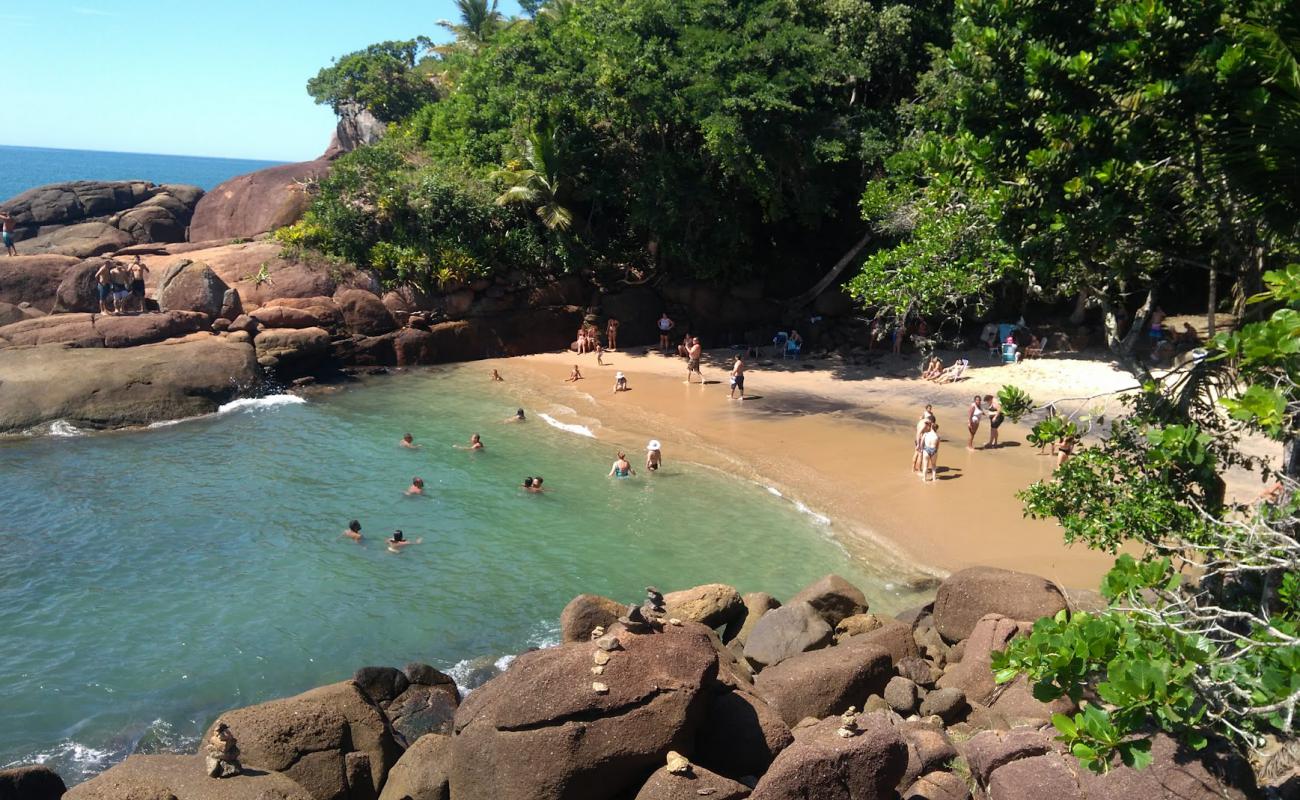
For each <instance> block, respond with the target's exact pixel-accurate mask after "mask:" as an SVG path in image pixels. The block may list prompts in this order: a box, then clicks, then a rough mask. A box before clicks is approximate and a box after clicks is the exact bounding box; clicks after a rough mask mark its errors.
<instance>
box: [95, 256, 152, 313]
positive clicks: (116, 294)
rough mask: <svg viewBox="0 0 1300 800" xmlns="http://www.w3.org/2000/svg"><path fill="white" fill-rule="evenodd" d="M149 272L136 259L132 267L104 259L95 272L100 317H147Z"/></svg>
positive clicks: (136, 258) (114, 260) (131, 264)
mask: <svg viewBox="0 0 1300 800" xmlns="http://www.w3.org/2000/svg"><path fill="white" fill-rule="evenodd" d="M148 274H149V268H148V267H146V266H145V265H144V262H142V261H141V260H140V256H136V257H135V259H134V260H133V261H132V262H131V263H130V264H123V263H122V262H120V261H117V260H116V259H113V258H106V259H104V263H103V264H100V266H99V269H97V270H96V271H95V289H96V292H97V293H98V297H99V313H101V314H111V315H116V314H142V313H144V307H145V302H144V279H145V276H147V275H148Z"/></svg>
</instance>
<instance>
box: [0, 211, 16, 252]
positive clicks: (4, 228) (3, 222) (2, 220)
mask: <svg viewBox="0 0 1300 800" xmlns="http://www.w3.org/2000/svg"><path fill="white" fill-rule="evenodd" d="M0 237H3V238H4V243H5V253H7V254H9V255H11V256H16V255H18V248H16V247H14V218H13V217H12V216H10V215H9V212H8V211H0Z"/></svg>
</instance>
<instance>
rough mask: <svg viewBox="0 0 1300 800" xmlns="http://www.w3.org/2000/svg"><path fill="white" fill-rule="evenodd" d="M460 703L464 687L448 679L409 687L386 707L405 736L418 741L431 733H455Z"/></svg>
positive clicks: (394, 728) (404, 737)
mask: <svg viewBox="0 0 1300 800" xmlns="http://www.w3.org/2000/svg"><path fill="white" fill-rule="evenodd" d="M459 706H460V690H459V689H457V688H456V684H455V683H454V682H452V681H451V680H450V679H448V682H447V683H441V684H436V685H432V686H426V685H423V684H415V685H412V686H410V687H408V688H407V689H405V690H404V691H403V692H402V693H401V694H400V695H398V696H397V697H396V698H394V699H393V701H392V702H391V703H390V704H389V705H388V706H387V708H386V709H385V711H386V712H387V713H388V718H389V719H390V720H391V721H392V724H393V730H394V731H395V732H396V733H397V734H399V735H400V736H401V737H402V739H403V740H405V741H407V742H414V741H415V740H416V739H419V738H420V737H422V736H424V735H425V734H428V733H451V729H452V721H453V720H454V719H455V717H456V708H457V707H459Z"/></svg>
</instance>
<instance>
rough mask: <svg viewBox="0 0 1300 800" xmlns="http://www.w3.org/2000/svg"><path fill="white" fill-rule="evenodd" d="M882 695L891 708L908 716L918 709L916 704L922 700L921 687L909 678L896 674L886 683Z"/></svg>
mask: <svg viewBox="0 0 1300 800" xmlns="http://www.w3.org/2000/svg"><path fill="white" fill-rule="evenodd" d="M882 696H883V697H884V698H885V702H886V703H889V707H890V708H892V709H894V711H896V712H898V713H899V714H901V715H902V716H904V717H906V716H907V715H909V714H911V713H912V712H913V711H915V710H916V704H917V703H918V702H920V687H918V686H917V685H916V684H915V683H913V682H912V681H910V680H908V679H907V678H903V677H899V676H897V675H895V676H894V677H892V678H890V679H889V683H887V684H885V691H884V694H883V695H882Z"/></svg>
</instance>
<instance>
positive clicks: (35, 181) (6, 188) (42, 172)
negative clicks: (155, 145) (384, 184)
mask: <svg viewBox="0 0 1300 800" xmlns="http://www.w3.org/2000/svg"><path fill="white" fill-rule="evenodd" d="M277 163H279V162H277V161H251V160H248V159H243V158H200V157H198V156H164V155H154V154H151V153H109V152H102V151H99V150H59V149H55V148H51V147H10V146H7V145H0V202H4V201H5V200H8V199H9V198H11V197H13V196H15V195H18V194H21V193H23V192H25V191H27V190H28V189H33V188H35V187H37V186H44V185H45V184H47V183H60V182H62V181H138V180H146V181H152V182H154V183H188V184H192V185H194V186H198V187H201V188H202V189H204V190H207V189H211V188H212V187H214V186H216V185H217V184H219V183H221V182H222V181H225V180H228V179H229V178H233V177H235V176H236V175H243V174H244V173H246V172H254V171H256V170H259V169H265V168H266V167H272V166H275V165H276V164H277Z"/></svg>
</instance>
